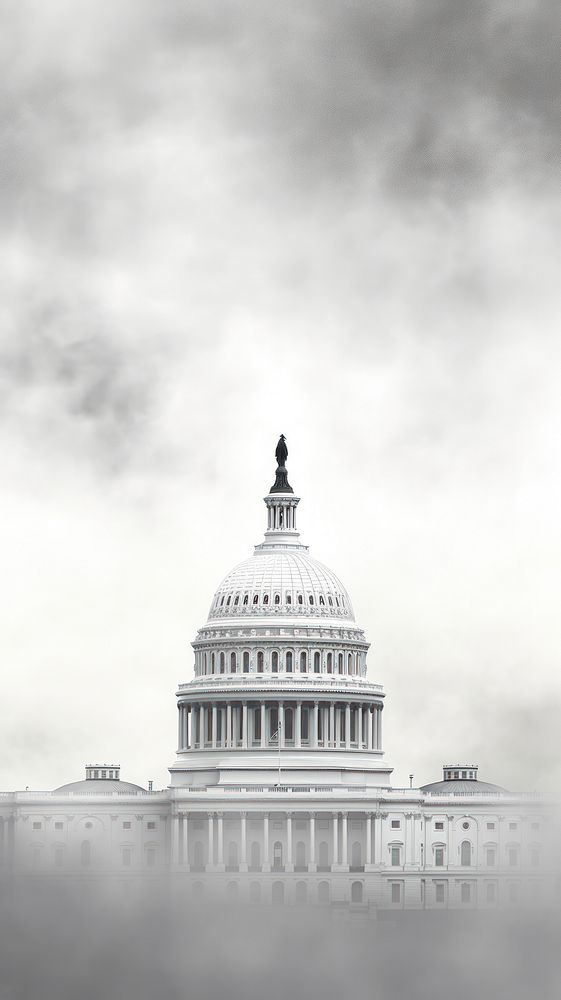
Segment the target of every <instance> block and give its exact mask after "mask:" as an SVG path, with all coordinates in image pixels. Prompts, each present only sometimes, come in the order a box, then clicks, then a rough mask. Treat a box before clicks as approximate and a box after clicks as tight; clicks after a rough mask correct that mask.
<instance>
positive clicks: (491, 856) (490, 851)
mask: <svg viewBox="0 0 561 1000" xmlns="http://www.w3.org/2000/svg"><path fill="white" fill-rule="evenodd" d="M496 857H497V852H496V850H495V848H494V847H488V848H487V850H486V852H485V861H486V863H487V866H488V867H489V868H493V867H494V866H495V864H496Z"/></svg>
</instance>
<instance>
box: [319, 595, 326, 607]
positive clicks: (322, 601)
mask: <svg viewBox="0 0 561 1000" xmlns="http://www.w3.org/2000/svg"><path fill="white" fill-rule="evenodd" d="M319 603H320V604H323V605H324V606H325V601H324V598H323V594H320V595H319Z"/></svg>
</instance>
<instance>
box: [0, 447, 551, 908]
mask: <svg viewBox="0 0 561 1000" xmlns="http://www.w3.org/2000/svg"><path fill="white" fill-rule="evenodd" d="M276 455H277V462H278V465H277V469H276V475H275V482H274V484H273V486H272V487H271V489H270V491H269V493H268V494H267V496H266V497H265V506H266V511H267V514H266V517H267V521H266V531H265V537H264V541H263V542H262V543H261V544H260V545H257V546H256V547H255V551H254V553H253V555H252V556H250V557H249V558H248V559H246V560H245V561H244V562H242V563H240V564H239V565H238V566H236V567H235V568H234V569H233V570H232V571H231V572H230V573H228V574H227V576H226V577H225V578H224V580H223V581H222V583H221V584H220V586H219V587H218V589H217V591H216V593H215V595H214V597H213V599H212V602H211V606H210V610H209V615H208V620H207V622H206V623H205V625H204V626H203V627H202V628H201V629H200V631H199V632H198V634H197V636H196V639H195V641H194V643H193V648H194V654H195V659H194V678H193V679H192V680H190V681H188V682H186V683H182V684H180V685H179V689H178V691H177V707H178V738H177V753H176V756H175V759H174V761H173V763H172V765H171V767H170V775H171V781H170V785H169V787H168V788H167V789H164V790H160V791H153V790H148V791H146V790H145V789H142V788H140V787H139V786H136V785H132V784H130V783H128V782H124V781H121V779H120V773H119V767H118V765H109V764H105V765H88V767H87V768H86V778H85V780H84V781H78V782H73V783H71V784H68V785H64V786H62V787H61V788H59V789H56V790H55V791H52V792H30V791H25V792H14V793H11V792H5V793H1V794H0V861H1V864H2V871H3V872H4V877H5V878H6V879H9V880H10V883H11V884H13V885H18V884H19V885H27V884H35V885H36V884H37V883H41V882H44V883H45V884H48V883H49V882H52V880H53V879H55V880H56V881H57V883H59V884H63V883H64V882H65V881H66V882H71V883H72V884H82V885H84V886H87V885H91V884H96V885H99V884H102V883H106V884H107V885H111V886H116V887H118V889H122V890H123V891H126V892H128V891H133V887H134V886H135V885H136V886H137V887H145V886H147V885H148V886H149V885H151V884H152V883H156V882H158V883H159V884H161V883H162V882H166V883H169V884H170V885H171V886H172V887H173V891H174V892H179V893H182V894H184V895H185V896H187V897H189V898H192V899H193V900H201V899H208V900H217V901H219V900H223V899H227V900H230V901H240V902H242V901H244V902H251V903H255V904H257V903H268V902H272V903H284V904H304V903H310V904H319V905H331V906H333V907H335V908H337V909H339V911H344V912H348V913H353V912H357V913H368V914H370V915H376V914H378V913H386V912H388V911H398V910H403V909H416V910H422V909H446V908H470V907H495V906H497V905H500V904H501V903H508V904H509V905H512V904H516V903H519V902H523V901H530V902H532V901H536V902H537V901H538V900H539V901H540V902H542V901H544V897H547V895H548V893H550V891H551V885H552V879H551V875H552V865H553V860H552V859H553V856H554V851H553V844H554V841H555V836H554V827H555V824H554V821H553V814H552V811H551V810H550V809H549V808H548V807H547V805H546V803H545V802H544V801H543V800H540V799H538V798H535V797H533V796H523V795H512V794H510V793H508V792H506V791H505V790H504V789H502V788H500V787H498V786H496V785H491V784H488V783H486V782H483V781H480V780H479V779H478V773H477V766H476V765H474V764H468V765H465V764H464V765H462V764H458V765H446V766H445V767H444V774H443V780H442V781H437V782H434V783H432V784H430V785H426V786H424V787H422V788H407V789H396V788H392V786H391V774H392V769H391V767H390V766H389V765H388V763H387V762H386V761H385V758H384V749H383V725H382V720H383V713H384V691H383V689H382V687H381V685H380V684H377V683H374V682H372V681H371V680H370V679H369V677H368V676H367V653H368V642H367V641H366V638H365V635H364V632H363V631H362V629H361V628H360V627H359V625H358V624H357V623H356V621H355V618H354V612H353V608H352V604H351V601H350V598H349V595H348V593H347V591H346V590H345V588H344V587H343V585H342V583H341V582H340V581H339V579H338V578H337V577H336V576H335V574H334V573H333V572H332V571H331V570H330V569H328V568H327V567H325V566H324V565H322V564H321V563H319V562H317V561H316V560H315V559H313V558H312V557H311V556H310V554H309V552H308V548H307V547H306V546H305V545H303V544H302V543H301V542H300V537H299V534H298V531H297V526H296V521H297V508H298V504H299V498H298V497H296V496H295V495H294V492H293V490H292V487H291V486H290V484H289V482H288V475H287V470H286V464H285V463H286V456H287V451H286V445H285V442H284V438H282V437H281V440H280V441H279V444H278V446H277V452H276Z"/></svg>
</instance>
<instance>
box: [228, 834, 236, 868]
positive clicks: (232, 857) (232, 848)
mask: <svg viewBox="0 0 561 1000" xmlns="http://www.w3.org/2000/svg"><path fill="white" fill-rule="evenodd" d="M237 867H238V845H237V844H236V841H235V840H231V841H230V843H229V844H228V868H229V869H230V871H233V870H234V869H237Z"/></svg>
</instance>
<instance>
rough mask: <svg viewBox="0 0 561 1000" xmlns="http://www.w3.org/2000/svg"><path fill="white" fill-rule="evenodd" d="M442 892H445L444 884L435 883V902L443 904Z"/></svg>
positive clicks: (443, 896)
mask: <svg viewBox="0 0 561 1000" xmlns="http://www.w3.org/2000/svg"><path fill="white" fill-rule="evenodd" d="M444 892H445V886H444V882H437V883H436V885H435V887H434V898H435V902H437V903H444V902H445V895H444Z"/></svg>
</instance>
